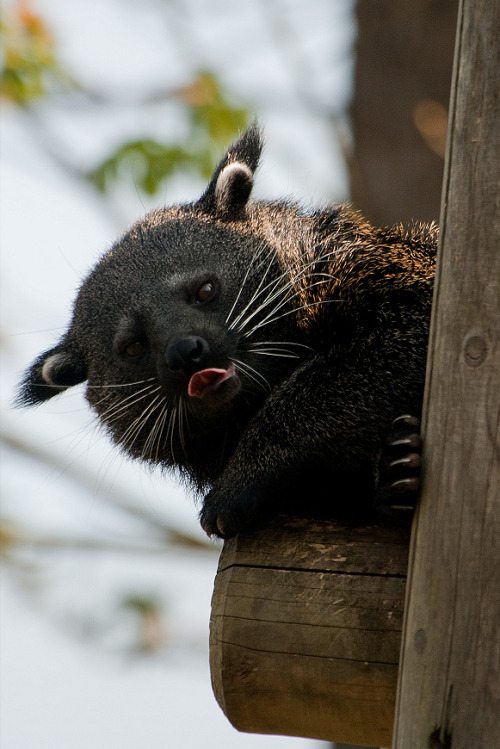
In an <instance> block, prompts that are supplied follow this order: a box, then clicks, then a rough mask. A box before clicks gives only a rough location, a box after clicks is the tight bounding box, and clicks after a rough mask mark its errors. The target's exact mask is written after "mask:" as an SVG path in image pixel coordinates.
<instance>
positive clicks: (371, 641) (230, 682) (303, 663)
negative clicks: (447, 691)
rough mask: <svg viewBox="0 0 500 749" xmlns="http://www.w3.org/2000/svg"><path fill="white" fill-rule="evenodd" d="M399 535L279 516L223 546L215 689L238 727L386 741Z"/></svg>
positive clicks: (400, 585) (396, 631)
mask: <svg viewBox="0 0 500 749" xmlns="http://www.w3.org/2000/svg"><path fill="white" fill-rule="evenodd" d="M408 546H409V532H408V530H406V529H401V528H388V527H386V526H380V525H378V526H373V525H372V526H362V527H352V526H347V525H345V524H341V523H337V522H333V521H329V520H322V521H313V520H307V519H303V518H293V517H280V518H277V519H276V520H275V521H273V522H272V523H270V524H269V525H268V526H266V527H265V528H263V529H261V530H258V531H252V532H247V533H242V534H240V535H239V536H237V537H235V538H233V539H231V540H230V541H227V542H226V543H225V545H224V548H223V551H222V554H221V557H220V562H219V569H218V573H217V577H216V580H215V587H214V595H213V600H212V617H211V626H210V664H211V671H212V684H213V689H214V693H215V696H216V698H217V701H218V702H219V704H220V706H221V708H222V709H223V711H224V713H225V714H226V716H227V717H228V718H229V720H230V721H231V723H232V724H233V725H234V726H235V727H236V728H237V729H238V730H240V731H247V732H250V733H268V734H284V735H289V736H306V737H309V738H317V739H323V740H328V741H341V742H346V743H351V744H362V745H372V746H373V745H374V744H376V745H379V746H389V745H390V742H391V736H392V727H393V719H394V704H395V695H396V683H397V673H398V661H399V649H400V641H401V629H402V617H403V607H404V595H405V583H406V570H407V563H408Z"/></svg>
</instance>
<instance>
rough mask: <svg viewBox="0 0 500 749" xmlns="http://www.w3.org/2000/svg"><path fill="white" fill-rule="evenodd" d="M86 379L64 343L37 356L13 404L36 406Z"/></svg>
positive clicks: (84, 369) (82, 366) (81, 364)
mask: <svg viewBox="0 0 500 749" xmlns="http://www.w3.org/2000/svg"><path fill="white" fill-rule="evenodd" d="M86 379H87V367H86V366H85V362H84V361H83V358H82V357H81V355H80V354H79V353H77V352H76V351H75V349H74V348H73V347H72V346H71V345H69V344H68V343H67V342H64V341H63V342H62V343H60V344H59V345H58V346H56V347H55V348H53V349H50V350H49V351H46V352H45V353H44V354H41V355H40V356H39V357H38V358H37V359H35V361H34V362H33V364H32V365H31V367H30V368H29V369H28V370H27V371H26V374H25V377H24V379H23V380H22V382H21V384H20V386H19V390H18V394H17V398H16V404H17V405H18V406H36V405H37V404H39V403H42V402H43V401H46V400H49V398H52V397H53V396H54V395H58V394H59V393H61V392H62V391H63V390H66V389H67V388H69V387H71V386H72V385H78V383H80V382H84V380H86Z"/></svg>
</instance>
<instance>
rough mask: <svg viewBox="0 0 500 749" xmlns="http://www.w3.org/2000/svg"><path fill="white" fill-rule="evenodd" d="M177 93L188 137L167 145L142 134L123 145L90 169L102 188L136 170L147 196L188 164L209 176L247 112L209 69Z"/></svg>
mask: <svg viewBox="0 0 500 749" xmlns="http://www.w3.org/2000/svg"><path fill="white" fill-rule="evenodd" d="M174 98H175V99H176V100H177V101H178V102H179V103H180V104H182V105H183V106H184V107H185V108H186V109H187V114H188V121H189V129H188V133H187V135H186V137H185V140H184V141H183V142H182V143H176V144H164V143H160V142H159V141H155V140H151V139H144V140H134V141H129V142H127V143H124V144H122V145H121V146H119V147H118V148H117V149H116V151H115V152H114V153H113V154H111V156H109V157H108V158H107V159H106V160H105V161H103V162H102V163H101V164H98V166H96V167H95V168H94V169H93V170H92V171H90V172H89V173H88V178H89V179H90V180H91V182H92V183H93V184H94V185H96V187H98V189H99V190H101V191H103V192H105V191H108V190H109V189H110V188H111V187H112V186H113V185H114V183H115V182H117V181H118V180H119V179H121V178H123V177H125V175H127V174H132V175H133V178H134V181H135V182H136V184H137V186H138V187H139V188H140V189H141V190H143V192H145V193H146V194H148V195H154V194H155V193H156V192H158V190H160V189H161V188H162V187H163V186H164V183H165V180H166V179H167V178H168V177H170V176H171V175H172V174H173V173H174V172H176V171H177V170H179V171H186V169H190V170H191V171H193V172H194V173H195V174H197V175H199V176H201V177H203V178H204V179H207V178H208V177H210V175H211V173H212V170H213V168H214V165H215V161H216V159H218V158H219V157H220V152H221V150H222V148H223V147H225V146H226V145H227V144H228V142H229V141H231V139H233V138H235V137H236V136H237V134H238V133H239V132H240V131H241V130H243V129H244V128H245V126H246V124H247V122H248V120H249V112H248V111H247V110H246V109H245V108H243V107H242V106H241V105H237V104H236V103H233V102H232V100H231V99H230V97H229V95H228V94H227V93H226V92H225V91H224V89H223V88H222V86H221V85H220V83H219V81H218V80H217V78H216V77H215V76H214V75H213V74H211V73H207V72H200V73H198V74H197V75H196V77H195V79H194V80H193V82H192V83H191V84H190V85H189V86H185V87H183V88H182V89H179V90H177V91H176V92H175V93H174Z"/></svg>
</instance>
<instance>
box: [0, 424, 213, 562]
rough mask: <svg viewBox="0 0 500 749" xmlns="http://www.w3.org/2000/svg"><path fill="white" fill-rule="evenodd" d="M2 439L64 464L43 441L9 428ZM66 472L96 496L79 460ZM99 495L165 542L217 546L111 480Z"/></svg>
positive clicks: (91, 478) (48, 462) (13, 446)
mask: <svg viewBox="0 0 500 749" xmlns="http://www.w3.org/2000/svg"><path fill="white" fill-rule="evenodd" d="M1 440H2V442H3V443H4V444H5V445H6V446H7V447H9V448H11V449H12V450H16V451H17V452H19V453H21V454H22V455H27V456H29V457H30V458H32V459H34V460H36V461H38V462H39V463H42V464H43V465H47V466H51V467H54V468H60V465H61V463H60V459H59V458H58V456H57V455H55V454H54V453H52V452H50V451H49V450H46V449H44V448H43V447H42V446H41V445H39V444H37V445H34V444H32V443H28V442H27V441H25V440H21V439H19V438H18V437H15V436H13V435H11V434H7V433H5V431H3V432H2V434H1ZM64 475H65V476H66V477H68V478H70V479H71V480H72V481H74V482H76V483H77V484H78V485H79V486H81V487H83V488H85V489H87V490H90V491H91V492H92V493H93V494H94V496H96V495H95V477H94V476H93V475H89V474H88V473H87V472H85V471H84V470H82V469H81V468H79V465H78V464H76V463H73V464H71V465H67V466H66V468H65V471H64ZM99 497H100V499H101V500H105V501H106V502H109V503H111V504H112V505H113V507H115V508H116V509H118V510H120V511H121V512H124V513H126V514H127V515H129V516H133V517H134V518H136V519H138V520H140V521H142V522H143V523H144V524H145V525H146V526H147V527H148V528H149V529H150V530H153V531H154V532H155V533H156V534H158V536H159V537H160V541H161V542H162V543H164V544H168V545H171V546H185V547H189V548H211V547H212V548H214V547H213V545H212V544H211V542H210V541H209V540H208V538H207V539H206V541H205V539H203V538H201V539H200V538H198V537H196V536H194V535H191V534H189V533H184V532H183V531H180V530H177V529H175V528H173V527H172V526H171V525H170V524H168V523H166V522H165V521H164V520H162V519H161V518H159V517H154V516H152V515H151V514H150V513H149V512H148V511H147V509H145V508H144V507H141V506H140V505H138V504H137V503H136V500H135V497H134V496H133V495H127V493H126V492H123V491H117V490H116V489H115V488H114V487H113V486H112V485H111V484H107V483H106V482H104V483H101V490H100V493H99Z"/></svg>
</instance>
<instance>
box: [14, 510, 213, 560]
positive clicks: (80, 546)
mask: <svg viewBox="0 0 500 749" xmlns="http://www.w3.org/2000/svg"><path fill="white" fill-rule="evenodd" d="M182 546H183V547H184V549H185V551H186V552H187V551H189V554H192V553H193V548H199V549H200V550H201V551H211V550H212V549H213V550H216V547H215V545H210V544H208V543H207V544H199V545H198V546H197V545H195V544H190V545H189V549H187V548H186V545H185V544H182ZM15 547H29V548H36V549H38V550H41V551H44V550H46V551H51V552H52V551H67V550H69V549H71V550H75V551H91V552H95V551H106V552H108V551H110V552H116V553H126V554H148V555H154V554H161V555H164V554H165V553H167V552H169V551H172V549H173V544H172V543H170V542H169V543H165V542H160V543H158V544H155V543H154V542H153V540H152V541H151V543H146V544H145V543H136V542H135V541H134V542H129V543H127V542H125V541H115V540H114V539H111V538H110V539H104V540H103V539H100V540H97V539H89V538H69V537H66V536H54V535H47V536H44V535H39V534H38V535H37V534H33V533H30V532H28V531H25V530H24V529H21V528H19V527H18V526H17V524H16V525H15V526H13V525H12V524H11V523H10V522H9V520H8V519H5V518H2V519H1V528H0V550H1V552H2V555H4V556H7V557H8V553H9V550H10V549H11V548H15ZM175 553H176V555H178V554H179V549H177V548H176V552H175Z"/></svg>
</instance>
